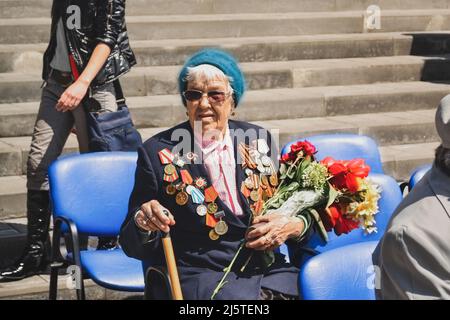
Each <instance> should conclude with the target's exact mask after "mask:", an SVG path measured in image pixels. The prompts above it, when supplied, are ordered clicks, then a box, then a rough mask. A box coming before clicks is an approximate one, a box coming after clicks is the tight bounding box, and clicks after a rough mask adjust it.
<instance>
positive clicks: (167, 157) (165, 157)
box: [158, 148, 175, 164]
mask: <svg viewBox="0 0 450 320" xmlns="http://www.w3.org/2000/svg"><path fill="white" fill-rule="evenodd" d="M158 155H159V160H161V163H162V164H169V163H172V162H173V159H174V158H175V156H174V155H173V153H172V152H170V150H169V149H167V148H166V149H163V150H161V151H159V152H158Z"/></svg>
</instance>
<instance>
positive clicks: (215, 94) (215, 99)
mask: <svg viewBox="0 0 450 320" xmlns="http://www.w3.org/2000/svg"><path fill="white" fill-rule="evenodd" d="M205 93H206V95H207V96H208V101H209V102H210V103H221V102H224V101H225V99H226V98H227V97H228V95H229V93H227V92H223V91H218V90H212V91H208V92H205ZM183 97H184V98H185V99H186V100H188V101H197V100H200V99H201V98H202V97H203V91H198V90H186V91H185V92H183Z"/></svg>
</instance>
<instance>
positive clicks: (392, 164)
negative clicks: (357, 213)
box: [0, 130, 439, 292]
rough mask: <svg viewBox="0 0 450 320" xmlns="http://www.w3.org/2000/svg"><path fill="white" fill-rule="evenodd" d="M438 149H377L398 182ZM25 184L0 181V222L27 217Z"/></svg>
mask: <svg viewBox="0 0 450 320" xmlns="http://www.w3.org/2000/svg"><path fill="white" fill-rule="evenodd" d="M324 131H326V130H324ZM338 131H340V130H338ZM342 131H343V132H349V131H345V130H342ZM342 131H340V132H342ZM361 131H363V130H361ZM438 145H439V143H438V142H427V143H415V144H400V145H387V146H380V152H381V158H382V162H383V168H384V171H385V173H386V174H388V175H390V176H392V177H394V178H395V179H396V180H397V181H407V180H408V179H409V175H410V173H411V172H412V170H413V169H414V168H416V167H418V166H419V165H422V164H426V163H431V162H432V161H433V159H434V151H435V149H436V148H437V147H438ZM25 180H26V179H25V177H24V176H12V177H0V208H1V211H0V221H2V220H5V219H10V218H20V217H25V216H26V213H25V212H26V207H25V204H26V186H25ZM6 186H7V188H6ZM1 291H2V290H1V287H0V292H1Z"/></svg>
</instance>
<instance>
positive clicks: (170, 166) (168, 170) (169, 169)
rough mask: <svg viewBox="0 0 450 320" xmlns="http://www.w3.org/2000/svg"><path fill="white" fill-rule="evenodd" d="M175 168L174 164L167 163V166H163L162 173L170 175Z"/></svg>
mask: <svg viewBox="0 0 450 320" xmlns="http://www.w3.org/2000/svg"><path fill="white" fill-rule="evenodd" d="M176 171H177V170H176V169H175V166H174V165H173V164H168V165H167V166H165V167H164V173H165V174H167V175H168V176H171V175H173V174H174V172H176Z"/></svg>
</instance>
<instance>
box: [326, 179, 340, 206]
mask: <svg viewBox="0 0 450 320" xmlns="http://www.w3.org/2000/svg"><path fill="white" fill-rule="evenodd" d="M338 195H339V192H338V191H337V190H336V189H335V188H333V186H332V185H331V184H330V183H328V202H327V205H326V206H325V208H328V207H329V206H331V205H332V204H333V203H334V201H335V200H336V198H337V197H338Z"/></svg>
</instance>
